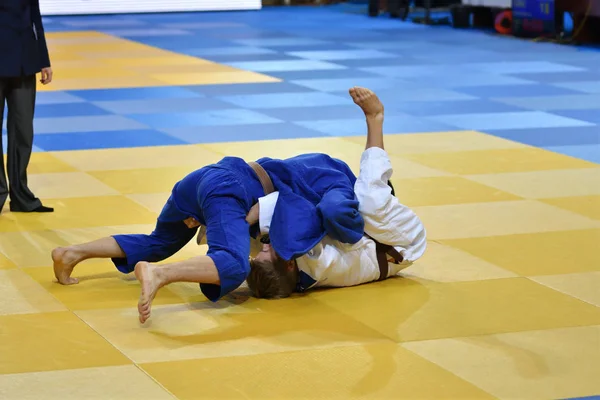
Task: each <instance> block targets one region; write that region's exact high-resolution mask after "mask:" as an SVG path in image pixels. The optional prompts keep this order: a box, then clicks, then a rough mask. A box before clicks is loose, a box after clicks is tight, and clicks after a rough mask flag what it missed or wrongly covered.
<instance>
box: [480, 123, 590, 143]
mask: <svg viewBox="0 0 600 400" xmlns="http://www.w3.org/2000/svg"><path fill="white" fill-rule="evenodd" d="M484 132H486V131H485V130H484ZM486 133H490V134H492V135H494V136H498V137H501V138H504V139H508V140H512V141H515V142H519V143H524V144H527V145H530V146H536V147H551V146H552V147H556V146H581V145H590V144H596V145H597V144H600V127H598V126H580V127H562V128H531V129H511V130H490V131H489V132H486Z"/></svg>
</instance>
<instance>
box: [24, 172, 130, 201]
mask: <svg viewBox="0 0 600 400" xmlns="http://www.w3.org/2000/svg"><path fill="white" fill-rule="evenodd" d="M29 187H30V188H31V190H32V191H33V192H34V193H35V195H36V196H38V197H39V198H41V199H60V198H69V197H93V196H109V195H115V194H119V192H118V191H116V190H115V189H113V188H111V187H110V186H107V185H105V184H104V183H102V182H101V181H99V180H98V179H96V178H94V177H93V176H91V175H88V174H86V173H85V172H62V173H52V174H36V175H31V176H30V177H29Z"/></svg>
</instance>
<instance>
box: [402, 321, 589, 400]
mask: <svg viewBox="0 0 600 400" xmlns="http://www.w3.org/2000/svg"><path fill="white" fill-rule="evenodd" d="M404 347H406V348H408V349H409V350H411V351H413V352H415V353H416V354H418V355H420V356H422V357H424V358H426V359H428V360H429V361H431V362H434V363H436V364H438V365H439V366H441V367H442V368H445V369H447V370H448V371H451V372H453V373H454V374H456V375H458V376H459V377H461V378H463V379H465V380H467V381H469V382H472V383H473V384H475V385H477V386H478V387H480V388H482V389H484V390H486V391H487V392H489V393H491V394H493V395H494V396H496V397H498V398H500V399H517V398H518V399H564V398H574V397H584V396H593V395H597V394H598V393H600V380H598V379H597V378H598V371H600V327H598V326H589V327H577V328H567V329H554V330H548V331H534V332H519V333H507V334H502V335H493V336H480V337H473V338H459V339H445V340H432V341H428V342H414V343H405V344H404Z"/></svg>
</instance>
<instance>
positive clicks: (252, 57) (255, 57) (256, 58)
mask: <svg viewBox="0 0 600 400" xmlns="http://www.w3.org/2000/svg"><path fill="white" fill-rule="evenodd" d="M204 58H206V59H207V60H211V61H214V62H218V63H221V64H232V63H236V64H237V63H248V62H281V61H300V60H302V59H300V58H298V57H294V56H291V55H287V54H281V53H271V54H232V55H218V56H206V57H204Z"/></svg>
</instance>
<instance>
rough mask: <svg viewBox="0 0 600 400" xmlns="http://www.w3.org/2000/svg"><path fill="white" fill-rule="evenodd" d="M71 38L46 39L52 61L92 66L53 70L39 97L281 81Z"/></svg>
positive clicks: (125, 44) (118, 42)
mask: <svg viewBox="0 0 600 400" xmlns="http://www.w3.org/2000/svg"><path fill="white" fill-rule="evenodd" d="M75 38H76V36H71V37H61V36H52V35H48V41H49V44H50V52H51V54H52V56H53V59H55V60H58V62H59V64H60V63H61V62H65V61H68V62H72V61H81V60H97V61H98V62H97V64H96V65H92V66H89V67H87V68H81V67H77V66H74V67H71V68H69V67H67V66H66V65H65V64H63V68H57V69H56V72H55V74H56V75H55V76H56V79H55V81H54V82H53V84H52V85H48V86H42V87H40V90H41V91H57V90H78V89H108V88H132V87H149V86H169V85H178V84H185V85H193V84H219V83H221V84H228V83H242V82H248V83H250V82H279V81H280V79H277V78H273V77H270V76H267V75H263V74H259V73H256V72H250V71H243V70H240V69H236V68H233V67H231V66H228V65H224V64H218V63H215V62H211V61H208V60H203V59H200V58H196V57H191V56H188V55H182V54H178V53H175V52H171V51H167V50H163V49H159V48H156V47H152V46H148V45H144V44H141V43H138V42H135V41H132V40H126V39H122V38H119V37H116V36H110V35H107V34H103V33H99V34H98V35H96V36H93V37H90V38H91V39H93V40H89V41H85V40H82V39H81V38H80V39H79V40H75ZM164 59H170V60H169V61H168V62H167V61H164ZM105 60H106V61H105Z"/></svg>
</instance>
